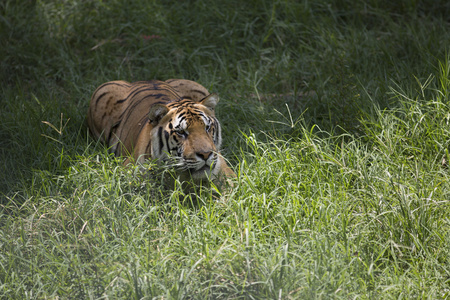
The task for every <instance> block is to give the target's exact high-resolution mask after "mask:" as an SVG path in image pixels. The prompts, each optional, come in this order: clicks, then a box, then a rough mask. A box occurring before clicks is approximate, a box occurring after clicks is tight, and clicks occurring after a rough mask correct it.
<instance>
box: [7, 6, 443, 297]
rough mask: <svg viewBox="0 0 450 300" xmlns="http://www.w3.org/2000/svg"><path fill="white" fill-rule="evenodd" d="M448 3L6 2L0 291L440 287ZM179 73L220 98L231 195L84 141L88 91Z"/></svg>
mask: <svg viewBox="0 0 450 300" xmlns="http://www.w3.org/2000/svg"><path fill="white" fill-rule="evenodd" d="M448 9H449V7H448V4H447V3H446V2H445V1H422V2H420V1H397V2H395V3H394V2H390V1H356V2H355V1H313V2H311V1H250V2H248V1H247V2H245V3H242V1H241V2H239V1H227V2H225V3H219V2H214V1H206V2H205V1H201V2H195V1H189V2H164V1H163V2H158V1H133V2H125V1H119V0H115V1H108V2H101V1H99V2H97V1H75V0H74V1H65V2H60V1H25V2H23V3H21V4H18V3H15V2H14V1H4V2H2V3H1V4H0V12H1V18H0V24H1V27H0V29H1V30H0V40H1V41H2V45H4V46H2V47H0V56H1V57H2V60H1V62H0V65H1V72H0V80H1V81H2V83H3V84H2V86H1V97H0V103H1V104H2V107H3V109H2V110H1V112H0V116H1V119H2V121H1V123H0V157H1V160H2V162H4V163H3V164H2V165H1V166H0V174H1V177H0V195H1V196H0V197H1V198H0V199H1V200H0V297H1V298H4V299H57V298H63V299H65V298H72V299H132V298H136V299H142V298H145V299H149V298H152V299H153V298H156V299H158V298H159V299H162V298H169V299H205V298H210V299H236V298H242V299H316V298H317V299H324V298H338V299H340V298H343V299H349V298H351V299H354V298H362V299H394V298H395V299H416V298H423V299H445V298H448V297H449V292H450V282H449V278H450V277H449V275H450V268H449V265H450V261H449V260H450V259H449V258H450V256H449V255H450V247H449V243H448V240H449V238H450V236H449V233H450V230H449V225H450V224H449V218H448V216H449V213H450V207H449V202H448V199H449V197H450V195H449V194H450V185H449V179H450V178H449V164H450V154H449V151H448V148H449V140H450V131H449V119H450V114H449V111H450V109H449V90H450V88H449V86H450V79H449V74H450V67H449V66H450V64H449V57H448V54H447V52H448V46H447V44H446V41H447V40H448V37H449V33H448V32H450V31H449V30H448V26H449V25H448V20H447V18H448V17H447V16H448ZM175 77H179V78H187V79H192V80H196V81H198V82H200V83H201V84H203V85H205V86H206V87H207V88H208V89H210V90H211V91H215V92H219V94H220V96H221V99H222V100H221V102H220V105H219V109H218V116H219V119H220V121H221V123H222V126H223V129H224V130H223V135H224V148H225V149H224V153H225V156H226V158H228V159H229V160H230V162H231V165H233V167H234V169H235V171H236V173H237V174H238V178H237V179H236V180H235V186H234V188H233V189H231V190H229V191H225V192H222V194H221V193H220V192H218V191H215V190H214V189H213V190H211V189H201V190H200V191H198V196H197V198H196V199H192V197H191V195H186V194H184V193H183V191H182V189H181V188H180V186H179V184H175V186H174V187H173V188H162V186H163V183H164V182H163V181H164V179H163V177H162V176H161V175H160V174H159V173H157V172H156V173H150V174H142V173H141V168H140V167H126V168H125V167H123V166H122V160H121V159H120V158H115V157H113V156H111V155H110V154H108V152H107V149H105V148H104V147H103V146H102V145H100V144H98V143H97V142H96V141H93V140H92V139H91V138H90V137H89V136H88V134H87V128H86V126H85V124H84V119H85V114H86V111H87V106H88V101H89V98H90V95H91V93H92V91H93V90H94V89H95V87H96V86H97V85H99V84H100V83H102V82H105V81H108V80H114V79H125V80H130V81H133V80H145V79H152V78H158V79H163V80H164V79H168V78H175ZM145 167H147V168H148V169H154V167H155V166H154V165H153V163H152V162H148V163H147V164H146V165H145Z"/></svg>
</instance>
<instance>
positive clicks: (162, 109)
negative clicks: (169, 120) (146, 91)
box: [148, 104, 169, 126]
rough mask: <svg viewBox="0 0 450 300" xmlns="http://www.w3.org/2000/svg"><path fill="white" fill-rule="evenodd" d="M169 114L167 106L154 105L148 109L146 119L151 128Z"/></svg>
mask: <svg viewBox="0 0 450 300" xmlns="http://www.w3.org/2000/svg"><path fill="white" fill-rule="evenodd" d="M168 112H169V109H168V108H167V106H165V105H163V104H154V105H152V106H151V107H150V112H149V113H148V119H149V121H150V123H151V124H152V125H153V126H156V125H158V122H159V121H161V119H162V118H163V117H164V116H165V115H166V114H167V113H168Z"/></svg>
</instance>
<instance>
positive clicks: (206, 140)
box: [87, 79, 236, 183]
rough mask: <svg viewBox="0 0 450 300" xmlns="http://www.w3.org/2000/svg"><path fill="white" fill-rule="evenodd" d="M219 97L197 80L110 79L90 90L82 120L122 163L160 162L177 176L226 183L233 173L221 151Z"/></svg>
mask: <svg viewBox="0 0 450 300" xmlns="http://www.w3.org/2000/svg"><path fill="white" fill-rule="evenodd" d="M218 102H219V97H218V95H217V94H215V93H212V94H211V93H209V92H208V90H207V89H206V88H205V87H203V86H202V85H200V84H199V83H197V82H194V81H191V80H186V79H169V80H166V81H159V80H150V81H137V82H132V83H130V82H127V81H122V80H118V81H110V82H106V83H104V84H102V85H100V86H99V87H98V88H97V89H96V90H95V92H94V93H93V95H92V97H91V100H90V104H89V109H88V114H87V125H88V127H89V131H90V133H91V135H92V136H93V137H94V138H95V139H96V140H99V141H100V142H102V143H104V144H105V145H106V146H107V147H108V149H109V151H110V152H111V153H114V155H115V156H118V157H119V156H123V157H126V158H125V161H124V165H127V164H129V163H131V162H133V163H140V164H142V163H143V162H144V161H145V160H155V161H156V162H157V163H160V164H161V163H165V164H166V165H167V164H168V165H170V166H172V167H173V169H174V170H175V173H176V174H177V175H178V177H179V178H180V179H181V181H188V180H193V181H194V182H197V183H198V182H201V181H203V180H212V181H213V182H214V181H217V180H220V182H224V180H223V179H225V181H226V182H228V183H230V178H232V177H235V176H236V174H235V173H234V172H233V170H232V169H231V168H230V167H229V166H228V165H227V163H226V161H225V159H224V158H223V156H222V155H221V153H220V148H221V144H222V136H221V126H220V123H219V121H218V120H217V118H216V117H215V107H216V105H217V103H218Z"/></svg>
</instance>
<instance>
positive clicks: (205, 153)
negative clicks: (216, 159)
mask: <svg viewBox="0 0 450 300" xmlns="http://www.w3.org/2000/svg"><path fill="white" fill-rule="evenodd" d="M195 154H197V156H198V157H200V158H201V159H203V160H205V161H206V160H208V158H210V157H211V155H213V153H212V152H211V151H202V152H197V153H195Z"/></svg>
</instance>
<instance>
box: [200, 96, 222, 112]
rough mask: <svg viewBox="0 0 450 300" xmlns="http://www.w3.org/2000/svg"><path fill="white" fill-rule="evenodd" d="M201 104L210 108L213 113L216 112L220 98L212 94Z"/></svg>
mask: <svg viewBox="0 0 450 300" xmlns="http://www.w3.org/2000/svg"><path fill="white" fill-rule="evenodd" d="M200 103H201V104H203V105H204V106H206V107H207V108H209V109H210V110H211V111H214V108H215V107H216V105H217V103H219V96H218V95H217V94H210V95H209V96H206V97H205V98H203V100H202V101H200Z"/></svg>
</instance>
